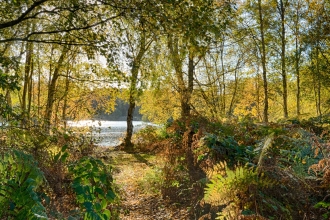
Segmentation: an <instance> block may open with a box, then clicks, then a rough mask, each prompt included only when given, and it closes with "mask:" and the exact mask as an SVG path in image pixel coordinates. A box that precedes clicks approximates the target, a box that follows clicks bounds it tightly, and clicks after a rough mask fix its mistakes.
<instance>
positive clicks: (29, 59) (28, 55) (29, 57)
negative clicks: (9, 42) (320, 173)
mask: <svg viewBox="0 0 330 220" xmlns="http://www.w3.org/2000/svg"><path fill="white" fill-rule="evenodd" d="M32 53H33V43H31V42H27V43H26V57H25V69H24V83H23V93H22V121H21V127H22V128H24V127H26V125H27V120H28V118H27V115H28V113H27V96H28V91H29V84H30V79H31V75H32V71H31V63H32Z"/></svg>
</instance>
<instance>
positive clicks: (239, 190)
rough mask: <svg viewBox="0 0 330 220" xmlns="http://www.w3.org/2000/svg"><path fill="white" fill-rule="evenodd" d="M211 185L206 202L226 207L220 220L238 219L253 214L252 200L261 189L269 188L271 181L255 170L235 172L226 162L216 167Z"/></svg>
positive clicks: (244, 168)
mask: <svg viewBox="0 0 330 220" xmlns="http://www.w3.org/2000/svg"><path fill="white" fill-rule="evenodd" d="M209 176H210V179H211V183H209V184H207V188H206V189H205V197H204V199H205V201H206V202H207V203H210V204H211V205H215V206H225V208H224V209H222V211H221V212H220V213H218V216H219V217H218V219H237V218H238V217H239V216H241V215H245V214H246V213H253V212H252V211H250V208H251V207H252V206H253V203H252V202H253V200H252V198H253V197H254V196H255V195H256V194H257V193H258V189H259V188H263V187H268V186H270V185H271V181H269V180H266V178H264V177H263V176H262V175H261V174H259V173H258V172H257V170H256V169H254V168H248V167H246V166H244V167H243V166H238V167H236V168H235V169H234V170H231V169H229V168H228V166H227V164H226V163H225V162H223V163H220V164H218V165H216V166H215V167H214V170H213V171H212V172H210V173H209Z"/></svg>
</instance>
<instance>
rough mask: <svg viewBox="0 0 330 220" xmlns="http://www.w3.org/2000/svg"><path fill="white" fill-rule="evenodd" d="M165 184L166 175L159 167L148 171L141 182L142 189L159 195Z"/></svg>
mask: <svg viewBox="0 0 330 220" xmlns="http://www.w3.org/2000/svg"><path fill="white" fill-rule="evenodd" d="M163 183H164V174H163V171H162V169H160V168H159V167H155V168H152V169H150V170H148V171H147V172H146V174H145V176H144V177H143V178H142V179H141V180H140V181H139V186H140V187H141V189H142V190H143V191H144V192H146V193H150V194H159V193H160V192H161V188H162V185H163Z"/></svg>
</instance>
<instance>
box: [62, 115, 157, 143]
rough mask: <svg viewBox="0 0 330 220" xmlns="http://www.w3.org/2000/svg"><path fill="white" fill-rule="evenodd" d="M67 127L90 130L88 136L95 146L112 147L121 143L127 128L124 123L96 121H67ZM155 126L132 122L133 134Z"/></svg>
mask: <svg viewBox="0 0 330 220" xmlns="http://www.w3.org/2000/svg"><path fill="white" fill-rule="evenodd" d="M67 125H68V126H70V127H73V128H74V127H76V128H84V127H88V128H90V131H91V132H89V133H88V135H89V136H90V137H91V138H93V140H95V144H96V145H97V146H102V147H113V146H117V145H119V144H120V143H121V139H122V138H123V137H124V135H125V132H126V127H127V122H126V121H97V120H81V121H76V122H75V121H68V124H67ZM147 125H155V124H152V123H148V122H143V121H133V126H134V132H136V131H137V130H139V129H141V128H143V127H145V126H147Z"/></svg>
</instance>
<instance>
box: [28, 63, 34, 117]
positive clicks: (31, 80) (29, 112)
mask: <svg viewBox="0 0 330 220" xmlns="http://www.w3.org/2000/svg"><path fill="white" fill-rule="evenodd" d="M33 72H34V62H33V61H32V63H31V74H30V77H29V84H28V103H27V104H28V106H27V118H28V119H29V120H30V119H31V105H32V96H33V78H32V76H33Z"/></svg>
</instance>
